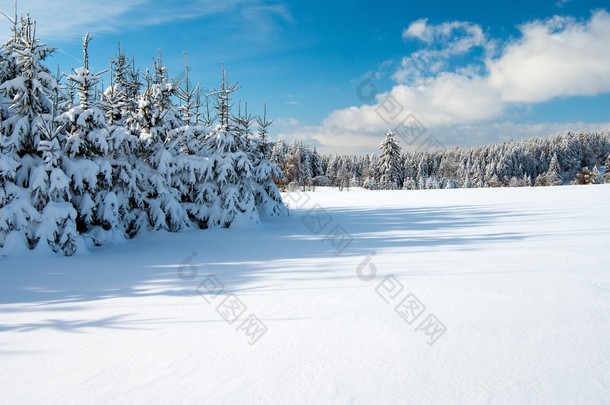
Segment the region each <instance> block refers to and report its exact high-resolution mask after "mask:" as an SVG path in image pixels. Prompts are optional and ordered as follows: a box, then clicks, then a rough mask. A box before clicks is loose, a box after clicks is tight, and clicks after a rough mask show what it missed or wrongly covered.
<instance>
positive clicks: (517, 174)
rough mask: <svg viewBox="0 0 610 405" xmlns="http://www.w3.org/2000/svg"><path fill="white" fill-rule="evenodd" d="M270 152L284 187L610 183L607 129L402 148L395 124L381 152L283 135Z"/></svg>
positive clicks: (418, 186) (393, 188)
mask: <svg viewBox="0 0 610 405" xmlns="http://www.w3.org/2000/svg"><path fill="white" fill-rule="evenodd" d="M269 158H270V160H271V161H272V162H273V163H274V164H276V165H278V166H279V167H280V168H282V171H283V176H282V177H281V179H280V180H279V182H278V184H279V186H280V187H281V188H282V189H295V188H299V187H300V188H303V189H306V188H311V187H315V186H334V187H340V188H346V187H347V188H349V187H364V188H367V189H371V190H397V189H405V190H422V189H439V188H477V187H533V186H556V185H564V184H596V183H603V182H604V181H605V182H610V134H609V133H608V132H588V131H583V132H568V133H565V134H561V135H556V136H551V137H544V138H533V139H526V140H520V141H510V142H502V143H496V144H491V145H486V146H477V147H455V148H452V149H448V150H432V151H418V152H410V151H408V152H404V153H403V152H402V149H401V147H400V140H399V139H397V136H396V134H395V133H394V132H393V131H388V132H387V133H386V136H385V137H384V139H383V141H382V143H381V145H380V148H379V153H378V154H367V155H361V156H357V155H338V154H334V155H328V154H327V155H324V154H319V153H318V152H317V150H316V148H311V147H309V146H308V145H305V144H303V143H301V142H298V141H294V142H292V143H290V144H286V143H285V142H283V141H280V142H277V143H275V144H274V145H273V147H272V151H271V154H270V156H269ZM602 173H605V174H603V175H602Z"/></svg>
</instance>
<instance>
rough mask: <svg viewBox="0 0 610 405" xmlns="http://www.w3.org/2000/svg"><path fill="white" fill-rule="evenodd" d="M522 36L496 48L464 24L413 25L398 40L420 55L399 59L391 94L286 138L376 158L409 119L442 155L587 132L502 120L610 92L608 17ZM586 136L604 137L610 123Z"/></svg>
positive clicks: (562, 22) (536, 28)
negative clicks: (417, 44) (449, 148)
mask: <svg viewBox="0 0 610 405" xmlns="http://www.w3.org/2000/svg"><path fill="white" fill-rule="evenodd" d="M519 28H520V30H521V36H520V37H519V38H518V39H517V40H514V41H511V42H508V43H504V44H501V43H500V42H499V41H498V40H494V39H490V38H486V37H485V35H484V33H483V30H482V29H481V27H479V26H477V25H474V24H471V23H468V22H460V21H457V22H449V23H444V24H439V25H431V24H429V23H428V21H427V20H417V21H415V22H413V23H412V24H410V25H409V27H407V28H406V29H405V31H404V32H403V38H405V39H407V40H408V39H415V40H418V41H421V42H422V43H423V44H424V48H423V49H421V50H419V51H417V52H414V53H413V54H411V55H409V56H407V57H405V58H404V59H403V61H402V64H401V66H400V67H399V68H398V69H397V71H396V72H395V74H394V76H393V78H394V80H395V81H396V83H395V85H394V86H393V87H392V89H391V90H390V91H388V92H386V93H383V94H378V95H377V97H376V99H375V100H374V104H373V105H360V106H353V107H349V108H345V109H341V110H337V111H333V112H332V113H330V114H329V115H328V116H327V117H326V119H324V121H323V122H322V124H321V125H320V126H316V127H299V128H293V130H292V132H291V133H292V134H293V135H294V134H297V133H299V134H301V135H302V136H304V137H308V138H309V139H315V140H317V141H318V142H321V143H322V144H323V145H325V146H326V147H328V148H336V149H339V150H346V147H349V148H351V149H352V150H353V149H361V150H364V149H366V151H368V152H372V151H374V150H375V149H376V145H377V144H378V142H380V140H381V138H382V137H383V134H384V133H385V131H386V130H387V128H393V129H396V128H400V126H401V123H403V122H408V120H409V117H410V116H414V117H416V118H417V120H419V121H420V122H421V123H423V126H424V127H426V128H427V133H428V134H433V135H434V136H437V137H438V138H439V140H440V141H441V142H442V143H443V144H446V145H456V144H462V145H472V144H481V143H487V142H489V141H491V140H501V139H508V138H511V137H512V138H515V139H518V138H522V137H526V136H539V135H548V134H552V133H561V132H565V131H567V130H569V129H572V130H574V129H581V128H587V127H589V125H588V124H587V123H584V122H573V123H568V124H563V123H560V124H557V123H542V124H527V125H511V124H508V123H506V122H505V120H506V119H507V112H508V111H514V108H512V107H515V106H517V107H520V106H524V105H527V104H528V103H540V102H545V101H549V100H552V99H553V98H556V97H569V96H577V95H578V96H593V95H597V94H602V93H608V92H610V14H608V13H607V12H605V11H597V12H594V13H593V14H592V16H591V18H590V19H589V20H587V21H577V20H575V19H571V18H565V17H554V18H551V19H547V20H542V21H533V22H530V23H528V24H525V25H523V26H521V27H519ZM475 49H479V50H481V51H482V52H483V55H484V57H483V58H482V59H480V60H479V61H477V60H476V59H474V60H473V61H472V62H471V63H470V64H467V65H458V66H456V65H455V64H452V63H451V61H450V59H451V58H452V57H454V56H458V55H464V54H468V53H470V52H471V51H473V50H475ZM411 114H412V115H411ZM405 120H407V121H405ZM592 126H593V128H592V129H600V128H608V124H607V123H598V124H592ZM486 139H487V141H486ZM404 146H409V147H410V148H413V147H415V145H403V147H404Z"/></svg>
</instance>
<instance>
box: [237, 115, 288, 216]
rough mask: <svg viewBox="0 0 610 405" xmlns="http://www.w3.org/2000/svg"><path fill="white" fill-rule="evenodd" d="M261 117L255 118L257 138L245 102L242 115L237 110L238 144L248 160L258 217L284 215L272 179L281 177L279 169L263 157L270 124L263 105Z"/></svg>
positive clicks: (285, 212)
mask: <svg viewBox="0 0 610 405" xmlns="http://www.w3.org/2000/svg"><path fill="white" fill-rule="evenodd" d="M240 110H241V109H240ZM263 117H264V118H263V119H262V120H261V119H258V120H257V122H258V124H259V133H258V134H259V136H258V137H257V138H255V137H254V135H253V133H252V130H251V129H250V127H251V126H252V124H253V123H254V122H255V120H254V119H253V118H252V117H251V116H250V115H249V114H248V104H246V106H245V111H244V114H243V115H242V114H241V111H239V113H238V116H237V119H236V120H235V123H236V127H237V133H238V136H239V137H240V138H241V139H243V143H242V147H245V149H246V152H247V153H248V155H249V158H250V161H251V162H252V171H253V173H252V174H253V178H252V190H253V192H254V203H255V205H256V209H257V211H258V214H259V216H262V217H265V216H281V215H287V213H288V210H287V208H286V206H285V205H284V203H283V202H282V196H281V195H280V192H279V190H278V188H277V186H276V184H275V181H274V179H279V178H280V177H281V176H282V171H281V170H280V169H279V167H277V166H276V165H274V164H273V163H271V162H270V161H269V160H267V159H266V158H265V153H266V149H267V147H266V145H265V144H266V142H267V140H266V135H267V131H268V129H269V126H270V125H271V123H272V121H268V120H267V106H266V105H265V107H264V113H263ZM263 145H264V146H263Z"/></svg>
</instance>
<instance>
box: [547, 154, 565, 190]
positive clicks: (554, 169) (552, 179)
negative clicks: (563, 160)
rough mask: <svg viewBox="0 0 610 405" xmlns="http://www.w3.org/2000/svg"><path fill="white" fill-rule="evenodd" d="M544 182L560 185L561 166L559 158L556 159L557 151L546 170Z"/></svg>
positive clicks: (550, 184)
mask: <svg viewBox="0 0 610 405" xmlns="http://www.w3.org/2000/svg"><path fill="white" fill-rule="evenodd" d="M546 182H547V184H546V185H548V186H561V185H562V184H563V180H562V179H561V168H560V167H559V160H558V159H557V153H555V154H553V157H552V158H551V163H550V164H549V170H547V172H546Z"/></svg>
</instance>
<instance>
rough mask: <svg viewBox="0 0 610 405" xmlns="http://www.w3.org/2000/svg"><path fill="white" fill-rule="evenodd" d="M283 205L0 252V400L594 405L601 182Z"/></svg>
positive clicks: (599, 385) (603, 356)
mask: <svg viewBox="0 0 610 405" xmlns="http://www.w3.org/2000/svg"><path fill="white" fill-rule="evenodd" d="M283 197H284V200H285V201H286V202H288V203H289V206H290V213H291V216H289V217H273V218H266V219H265V221H263V222H261V223H260V224H259V225H257V226H251V227H239V228H238V229H209V230H205V231H188V232H180V233H167V232H165V231H159V232H155V233H150V234H143V235H140V236H138V237H136V238H135V239H133V240H131V241H126V242H123V243H115V244H108V245H104V246H103V247H100V248H97V249H94V250H93V251H92V253H91V254H88V255H77V256H73V257H61V256H57V255H43V254H42V253H39V252H34V254H33V253H32V252H31V251H27V252H24V251H20V252H16V251H12V250H8V251H7V250H6V249H4V250H0V360H1V363H2V367H0V387H2V394H1V396H2V402H3V403H10V404H21V403H23V404H25V403H28V404H29V403H49V404H68V403H104V404H106V403H244V404H252V403H261V404H263V403H339V404H342V403H362V404H369V403H388V404H390V403H396V404H405V403H548V404H568V403H570V404H571V403H586V404H602V403H607V401H608V398H610V266H608V263H610V250H609V249H608V246H610V185H595V186H564V187H537V188H529V187H528V188H510V189H507V188H502V189H454V190H430V191H365V190H362V189H350V191H349V192H348V191H343V192H339V191H337V190H335V189H324V188H318V189H317V191H315V192H310V193H301V192H292V193H288V194H284V195H283ZM13 245H15V246H18V245H19V244H17V243H8V244H7V246H13ZM2 255H4V256H6V257H4V258H2ZM230 303H231V304H234V305H235V306H234V307H233V308H235V309H236V311H237V310H239V311H237V314H238V315H239V317H238V319H237V320H234V319H233V315H235V313H232V312H230V311H227V309H228V304H230ZM401 303H402V304H410V305H412V307H411V310H409V307H407V306H405V305H402V306H401V305H399V304H401ZM395 309H398V312H397V311H396V310H395ZM399 313H400V314H399ZM417 314H419V316H418V317H417V318H416V319H415V320H413V317H414V316H415V315H417ZM401 315H402V317H401ZM431 316H434V317H435V318H431ZM225 318H226V319H228V320H229V321H233V323H229V322H228V321H226V320H225ZM407 321H411V323H408V322H407ZM434 322H438V323H436V325H433V326H436V327H437V328H436V329H434V328H432V327H430V328H427V326H429V325H431V323H434ZM435 331H436V333H432V332H435ZM430 343H432V344H430Z"/></svg>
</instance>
